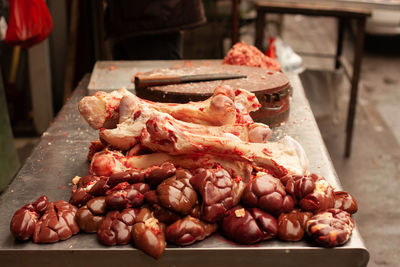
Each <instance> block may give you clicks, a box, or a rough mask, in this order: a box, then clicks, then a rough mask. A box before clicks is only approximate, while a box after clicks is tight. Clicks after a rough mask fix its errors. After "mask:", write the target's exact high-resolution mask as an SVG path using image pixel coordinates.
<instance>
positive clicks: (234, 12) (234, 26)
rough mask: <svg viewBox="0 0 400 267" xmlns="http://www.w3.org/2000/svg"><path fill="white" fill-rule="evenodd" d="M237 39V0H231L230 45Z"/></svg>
mask: <svg viewBox="0 0 400 267" xmlns="http://www.w3.org/2000/svg"><path fill="white" fill-rule="evenodd" d="M238 41H239V0H232V37H231V46H233V45H234V44H236V43H237V42H238Z"/></svg>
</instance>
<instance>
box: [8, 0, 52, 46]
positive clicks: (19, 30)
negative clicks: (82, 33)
mask: <svg viewBox="0 0 400 267" xmlns="http://www.w3.org/2000/svg"><path fill="white" fill-rule="evenodd" d="M9 4H10V19H9V21H8V29H7V34H6V39H5V41H6V43H7V44H9V45H20V46H22V47H23V48H29V47H31V46H33V45H35V44H37V43H40V42H41V41H43V40H44V39H46V38H47V36H49V34H50V33H51V30H52V29H53V20H52V19H51V15H50V13H49V10H48V8H47V5H46V3H45V2H44V0H28V1H27V0H9Z"/></svg>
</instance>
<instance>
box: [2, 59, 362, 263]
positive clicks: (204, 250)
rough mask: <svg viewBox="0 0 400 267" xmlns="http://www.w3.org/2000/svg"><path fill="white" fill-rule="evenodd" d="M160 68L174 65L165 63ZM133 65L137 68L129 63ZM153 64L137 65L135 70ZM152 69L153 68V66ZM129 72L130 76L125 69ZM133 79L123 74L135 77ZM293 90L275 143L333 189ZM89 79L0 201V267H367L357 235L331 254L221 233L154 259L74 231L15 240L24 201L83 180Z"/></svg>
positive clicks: (295, 82) (308, 117) (299, 91)
mask: <svg viewBox="0 0 400 267" xmlns="http://www.w3.org/2000/svg"><path fill="white" fill-rule="evenodd" d="M164 63H165V64H167V65H168V64H175V63H172V62H171V63H168V62H165V61H164ZM132 64H135V62H133V63H132ZM140 64H142V65H146V64H147V65H148V64H150V65H152V63H151V62H148V61H143V62H138V65H140ZM154 68H159V66H157V65H154ZM127 73H128V71H127ZM133 74H134V73H129V75H130V76H131V75H133ZM290 80H291V83H292V87H293V88H294V90H293V91H294V92H293V101H292V103H291V113H290V120H289V121H288V122H287V123H285V124H284V125H283V126H281V127H279V128H277V129H276V130H275V134H274V135H275V137H279V136H282V135H284V134H289V135H291V136H293V137H294V138H296V139H297V140H298V141H299V142H300V143H301V144H302V145H303V147H304V149H305V151H306V153H307V155H308V157H309V160H310V165H311V171H313V172H317V173H319V174H321V175H323V176H325V177H326V178H327V179H328V181H329V182H330V183H331V184H332V185H334V186H335V187H336V188H337V189H341V185H340V182H339V180H338V178H337V175H336V173H335V170H334V169H333V166H332V163H331V160H330V158H329V155H328V153H327V150H326V148H325V145H324V143H323V140H322V138H321V135H320V132H319V129H318V127H317V125H316V122H315V120H314V117H313V114H312V112H311V109H310V106H309V103H308V101H307V100H306V98H305V95H304V91H303V88H302V85H301V82H300V80H299V78H298V76H291V77H290ZM88 83H89V75H86V76H85V77H84V78H83V79H82V81H81V82H80V84H79V86H78V87H77V88H76V89H75V91H74V93H73V95H72V97H71V98H70V99H69V101H68V102H67V104H66V105H65V106H64V107H63V109H62V110H61V111H60V113H59V114H58V116H57V118H56V119H55V121H54V122H53V123H52V124H51V125H50V127H49V129H48V130H47V131H46V132H45V133H44V134H43V136H42V138H41V141H40V143H39V145H38V146H37V147H36V148H35V150H34V151H33V153H32V155H31V156H30V157H29V158H28V160H27V161H26V163H25V164H24V166H23V167H22V168H21V170H20V171H19V173H18V174H17V176H16V177H15V179H14V180H13V182H12V183H11V185H10V186H9V187H8V188H7V189H6V190H5V192H4V193H3V194H2V195H1V196H0V213H1V216H0V263H1V266H57V267H61V266H74V267H78V266H147V265H151V266H193V267H194V266H205V265H209V266H239V265H241V266H246V265H252V266H254V265H256V266H257V265H263V266H296V267H299V266H307V267H309V266H324V267H327V266H335V267H337V266H352V267H353V266H366V265H367V263H368V260H369V253H368V250H367V249H366V248H365V245H364V243H363V241H362V239H361V236H360V234H359V232H358V230H357V229H355V231H354V232H353V237H352V238H351V241H350V242H349V243H347V244H346V245H344V246H342V247H338V248H334V249H324V248H319V247H315V246H313V245H311V243H308V242H306V241H302V242H283V241H279V240H271V241H265V242H262V243H260V244H256V245H252V246H243V245H237V244H233V243H232V242H230V241H227V240H225V239H224V238H223V237H222V236H220V235H219V234H215V235H213V236H211V237H210V238H208V239H206V240H204V241H202V242H199V243H196V244H193V245H191V246H188V247H182V248H181V247H174V246H170V245H169V246H168V247H167V249H166V251H165V252H164V254H163V256H162V257H161V259H160V260H158V261H156V260H154V259H153V258H151V257H149V256H147V255H146V254H144V253H143V252H141V251H139V250H136V249H135V248H133V246H132V245H125V246H114V247H106V246H103V245H101V244H100V243H99V242H98V241H97V239H96V235H90V234H84V233H80V234H78V235H76V236H73V237H72V238H70V239H68V240H66V241H62V242H58V243H55V244H46V245H37V244H34V243H32V242H30V241H29V242H17V241H15V240H14V238H13V237H12V235H11V233H10V231H9V223H10V220H11V217H12V215H13V213H14V212H15V211H16V210H17V209H18V208H19V207H21V206H22V205H24V204H25V203H28V202H31V201H33V200H35V199H36V198H37V197H39V196H41V195H43V194H46V195H47V196H48V197H49V198H50V200H53V201H54V200H58V199H63V200H67V201H68V199H69V197H70V193H71V179H72V178H73V177H74V176H76V175H79V176H84V175H86V174H87V172H88V168H89V164H88V162H87V160H86V156H87V152H88V146H89V143H90V141H91V140H95V139H96V138H97V133H96V131H94V130H92V129H91V128H90V127H89V126H88V125H87V124H86V122H85V121H84V120H83V119H82V118H81V116H80V114H79V112H78V109H77V103H78V101H79V100H80V99H81V98H82V97H83V96H84V95H86V94H87V92H88V91H87V87H88Z"/></svg>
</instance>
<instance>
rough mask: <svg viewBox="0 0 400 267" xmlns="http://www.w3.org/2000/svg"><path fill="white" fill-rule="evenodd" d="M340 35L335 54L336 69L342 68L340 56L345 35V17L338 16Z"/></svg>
mask: <svg viewBox="0 0 400 267" xmlns="http://www.w3.org/2000/svg"><path fill="white" fill-rule="evenodd" d="M337 20H338V36H337V44H336V55H335V69H339V68H340V65H341V64H340V56H341V55H342V49H343V35H344V23H345V22H344V18H338V19H337Z"/></svg>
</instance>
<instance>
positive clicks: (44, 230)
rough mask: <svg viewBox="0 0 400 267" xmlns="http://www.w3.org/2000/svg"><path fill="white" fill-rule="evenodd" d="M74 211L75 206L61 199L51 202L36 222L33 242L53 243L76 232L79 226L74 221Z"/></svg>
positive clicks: (75, 209)
mask: <svg viewBox="0 0 400 267" xmlns="http://www.w3.org/2000/svg"><path fill="white" fill-rule="evenodd" d="M76 212H77V208H76V207H75V206H73V205H71V204H70V203H68V202H65V201H63V200H58V201H56V202H51V203H50V204H49V205H48V206H47V208H46V211H45V213H44V214H43V216H42V217H41V218H40V220H39V221H38V222H37V223H36V226H35V231H34V233H33V242H35V243H53V242H57V241H59V240H66V239H68V238H70V237H71V236H72V235H75V234H77V233H78V232H79V226H78V224H77V223H76V221H75V214H76Z"/></svg>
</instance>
